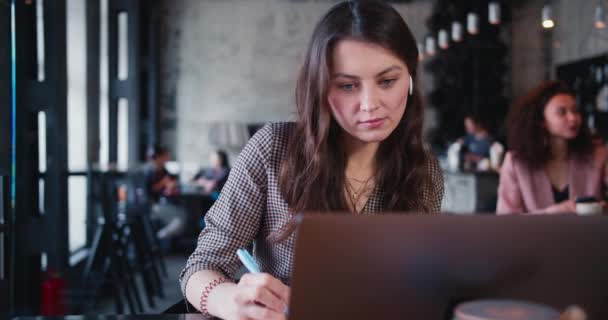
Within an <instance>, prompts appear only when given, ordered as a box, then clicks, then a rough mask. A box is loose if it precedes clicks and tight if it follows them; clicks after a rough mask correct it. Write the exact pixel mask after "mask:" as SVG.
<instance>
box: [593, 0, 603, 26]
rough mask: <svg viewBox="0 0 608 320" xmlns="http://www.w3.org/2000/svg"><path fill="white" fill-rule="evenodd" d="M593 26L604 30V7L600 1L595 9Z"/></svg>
mask: <svg viewBox="0 0 608 320" xmlns="http://www.w3.org/2000/svg"><path fill="white" fill-rule="evenodd" d="M593 25H594V26H595V27H596V28H597V29H604V28H606V22H604V7H603V6H602V2H601V1H600V2H599V3H598V5H597V7H595V22H594V23H593Z"/></svg>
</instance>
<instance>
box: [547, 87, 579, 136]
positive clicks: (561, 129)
mask: <svg viewBox="0 0 608 320" xmlns="http://www.w3.org/2000/svg"><path fill="white" fill-rule="evenodd" d="M544 115H545V128H546V129H547V131H548V132H549V134H550V135H551V136H553V137H556V138H562V139H566V140H570V139H574V138H576V136H577V135H578V131H579V129H580V127H581V114H580V113H579V111H578V108H577V107H576V100H575V99H574V97H573V96H571V95H569V94H557V95H555V96H553V98H551V99H550V100H549V102H547V105H546V106H545V111H544Z"/></svg>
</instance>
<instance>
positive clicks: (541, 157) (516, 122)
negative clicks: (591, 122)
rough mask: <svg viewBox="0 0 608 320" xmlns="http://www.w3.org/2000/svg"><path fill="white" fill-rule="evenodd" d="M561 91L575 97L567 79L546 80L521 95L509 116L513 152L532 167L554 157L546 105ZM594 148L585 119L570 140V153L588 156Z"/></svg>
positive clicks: (509, 141)
mask: <svg viewBox="0 0 608 320" xmlns="http://www.w3.org/2000/svg"><path fill="white" fill-rule="evenodd" d="M559 94H566V95H569V96H572V97H575V94H574V91H572V90H571V89H570V88H569V87H568V86H567V85H566V84H565V83H564V82H561V81H545V82H543V83H541V84H540V85H538V86H537V87H536V88H534V89H532V90H531V91H530V92H529V93H528V94H526V95H525V96H523V97H521V98H519V99H518V100H517V101H516V102H515V103H514V104H513V106H512V107H511V110H509V115H508V117H507V143H508V145H509V149H510V150H511V152H512V154H513V156H514V157H515V158H517V159H518V160H520V161H523V162H524V163H525V164H526V165H527V166H529V167H530V168H533V169H538V168H541V167H542V166H543V165H545V164H546V163H547V161H549V160H550V159H551V157H553V152H552V150H551V144H550V143H549V141H550V133H549V132H548V131H547V129H546V128H545V125H544V123H545V113H544V112H545V108H546V106H547V103H549V100H551V98H553V97H555V96H556V95H559ZM592 151H593V146H592V143H591V134H590V132H589V128H588V127H587V125H586V123H585V121H582V122H581V127H580V129H579V132H578V135H577V136H576V137H575V138H574V139H572V140H570V141H568V153H569V154H570V155H573V156H576V157H582V158H584V157H588V156H590V155H591V153H592Z"/></svg>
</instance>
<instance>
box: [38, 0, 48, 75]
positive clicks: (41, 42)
mask: <svg viewBox="0 0 608 320" xmlns="http://www.w3.org/2000/svg"><path fill="white" fill-rule="evenodd" d="M36 60H37V61H38V81H40V82H42V81H44V79H45V77H46V75H45V65H44V0H37V1H36Z"/></svg>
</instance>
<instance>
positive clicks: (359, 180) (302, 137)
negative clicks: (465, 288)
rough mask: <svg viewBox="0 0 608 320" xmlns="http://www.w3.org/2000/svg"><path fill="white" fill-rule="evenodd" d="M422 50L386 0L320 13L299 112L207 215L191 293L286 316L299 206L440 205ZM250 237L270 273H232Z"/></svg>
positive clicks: (264, 139)
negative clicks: (425, 137) (425, 132)
mask: <svg viewBox="0 0 608 320" xmlns="http://www.w3.org/2000/svg"><path fill="white" fill-rule="evenodd" d="M417 61H418V51H417V46H416V41H415V39H414V37H413V36H412V33H411V32H410V30H409V28H408V27H407V25H406V24H405V22H404V21H403V19H402V18H401V16H400V15H399V14H398V13H397V12H396V11H395V10H394V9H393V8H392V7H391V6H390V5H388V4H386V3H384V2H383V1H371V0H367V1H346V2H342V3H340V4H337V5H336V6H334V7H333V8H332V9H331V10H330V11H329V12H328V13H327V14H326V15H325V16H324V17H323V18H322V19H321V21H320V22H319V23H318V25H317V26H316V28H315V30H314V33H313V35H312V40H311V42H310V44H309V46H308V50H307V52H306V56H305V61H304V64H303V66H302V69H301V71H300V75H299V79H298V83H297V88H296V107H297V115H298V118H297V121H296V122H295V123H275V124H268V125H266V126H265V127H264V128H263V129H261V130H260V131H259V132H258V133H256V134H255V136H254V137H253V138H252V139H251V140H250V141H249V143H248V144H247V145H246V146H245V148H244V150H243V151H242V153H241V155H240V156H239V159H238V160H237V161H236V163H235V165H234V166H233V168H232V171H231V173H230V175H229V178H228V182H227V183H226V184H225V186H224V189H223V190H222V193H221V195H220V197H219V199H218V201H217V202H216V204H215V205H214V206H213V208H212V209H211V210H210V211H209V212H208V213H207V215H206V220H205V222H206V225H207V227H206V228H205V229H204V230H203V231H202V232H201V235H200V236H199V240H198V246H197V248H196V250H195V252H194V253H193V254H192V256H191V257H190V258H189V260H188V263H187V265H186V268H185V269H184V270H183V272H182V274H181V277H180V281H181V286H182V289H183V291H184V294H185V296H186V297H187V300H188V301H189V302H190V303H191V304H192V305H194V306H196V307H197V308H199V310H201V311H202V312H203V313H210V314H212V315H214V316H218V317H221V318H227V319H284V314H283V311H284V310H285V307H286V305H287V303H288V299H289V288H288V286H287V284H289V279H290V276H291V271H292V269H291V268H292V260H293V254H294V252H293V251H294V241H295V237H294V234H293V231H294V226H295V224H294V221H295V220H294V215H295V213H298V212H304V213H306V212H309V211H317V212H318V211H322V212H331V211H338V212H340V211H341V212H345V211H350V212H352V214H378V213H380V212H382V211H409V212H412V213H435V212H438V211H439V209H440V203H441V199H442V196H443V176H442V173H441V170H440V168H439V166H438V163H437V161H436V159H435V158H433V157H432V156H431V155H430V154H429V153H427V151H426V149H425V148H424V145H423V141H422V133H421V131H422V119H423V106H422V104H421V102H420V99H419V94H418V92H417V91H416V90H414V87H413V85H414V80H415V79H416V69H417ZM404 232H407V230H404ZM353 236H356V235H353ZM252 243H253V255H254V257H255V259H256V260H257V262H258V263H259V265H260V266H261V269H262V271H263V272H264V273H262V274H246V275H244V276H243V277H242V278H241V279H240V281H239V282H238V283H234V282H233V280H232V279H233V276H234V273H235V272H236V271H237V269H238V268H239V267H240V266H241V264H240V262H239V260H238V258H237V256H236V254H235V252H236V250H237V249H238V248H245V247H248V246H249V245H250V244H252Z"/></svg>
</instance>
